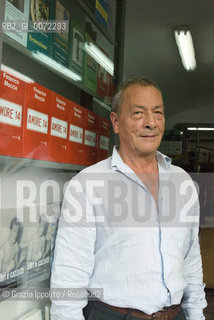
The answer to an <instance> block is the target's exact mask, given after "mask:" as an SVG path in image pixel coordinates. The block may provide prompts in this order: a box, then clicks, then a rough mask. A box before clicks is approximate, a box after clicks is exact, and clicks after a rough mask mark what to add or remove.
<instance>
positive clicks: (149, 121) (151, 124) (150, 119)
mask: <svg viewBox="0 0 214 320" xmlns="http://www.w3.org/2000/svg"><path fill="white" fill-rule="evenodd" d="M144 126H145V127H146V128H150V129H153V128H155V127H156V121H155V117H154V115H153V113H152V112H146V116H145V122H144Z"/></svg>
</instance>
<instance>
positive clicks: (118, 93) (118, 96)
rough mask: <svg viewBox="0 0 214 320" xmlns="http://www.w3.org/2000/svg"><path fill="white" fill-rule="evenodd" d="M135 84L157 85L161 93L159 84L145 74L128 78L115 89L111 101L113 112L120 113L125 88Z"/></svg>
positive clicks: (144, 85)
mask: <svg viewBox="0 0 214 320" xmlns="http://www.w3.org/2000/svg"><path fill="white" fill-rule="evenodd" d="M133 85H140V86H143V87H149V86H152V87H155V88H156V89H158V91H160V93H161V90H160V88H159V87H158V85H157V84H156V83H155V82H154V81H152V80H151V79H149V78H147V77H145V76H142V75H141V76H137V77H135V78H131V79H128V80H126V81H123V82H121V83H120V84H119V86H118V87H117V88H116V90H115V93H114V95H113V98H112V103H111V106H112V111H113V112H115V113H117V114H118V115H119V114H120V111H121V110H120V109H121V108H120V107H121V104H122V96H123V92H124V90H125V89H127V88H128V87H130V86H133Z"/></svg>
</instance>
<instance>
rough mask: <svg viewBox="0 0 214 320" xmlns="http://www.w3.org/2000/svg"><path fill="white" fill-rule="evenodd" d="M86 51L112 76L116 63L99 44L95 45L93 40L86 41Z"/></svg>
mask: <svg viewBox="0 0 214 320" xmlns="http://www.w3.org/2000/svg"><path fill="white" fill-rule="evenodd" d="M84 48H85V51H86V52H87V53H88V54H89V55H90V56H91V57H92V58H93V59H94V60H95V61H97V63H99V64H100V65H101V66H102V67H103V68H104V69H105V70H106V71H107V72H108V73H110V74H111V75H112V76H113V75H114V64H113V62H112V61H111V60H110V59H109V58H108V57H107V56H106V55H105V53H103V52H102V51H101V50H100V49H99V48H98V47H97V46H95V45H94V44H93V43H92V42H90V43H89V44H88V43H87V42H85V43H84Z"/></svg>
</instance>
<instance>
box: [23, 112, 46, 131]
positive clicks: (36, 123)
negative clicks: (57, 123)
mask: <svg viewBox="0 0 214 320" xmlns="http://www.w3.org/2000/svg"><path fill="white" fill-rule="evenodd" d="M27 129H28V130H33V131H37V132H41V133H45V134H47V133H48V115H47V114H45V113H41V112H38V111H35V110H33V109H30V108H28V113H27Z"/></svg>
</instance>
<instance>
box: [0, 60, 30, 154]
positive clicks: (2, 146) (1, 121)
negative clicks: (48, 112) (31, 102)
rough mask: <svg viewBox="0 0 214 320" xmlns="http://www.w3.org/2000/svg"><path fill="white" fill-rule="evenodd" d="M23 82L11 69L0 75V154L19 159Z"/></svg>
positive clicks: (2, 71)
mask: <svg viewBox="0 0 214 320" xmlns="http://www.w3.org/2000/svg"><path fill="white" fill-rule="evenodd" d="M24 94H25V82H24V81H23V80H21V79H20V77H19V76H18V75H17V73H14V72H13V70H12V69H10V68H8V67H3V66H2V69H1V75H0V137H1V143H0V154H1V155H4V156H14V157H21V151H22V150H21V148H22V137H23V134H22V130H23V129H22V119H23V105H24Z"/></svg>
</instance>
